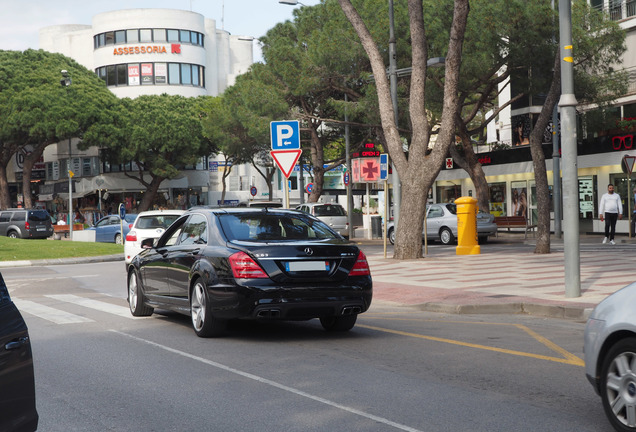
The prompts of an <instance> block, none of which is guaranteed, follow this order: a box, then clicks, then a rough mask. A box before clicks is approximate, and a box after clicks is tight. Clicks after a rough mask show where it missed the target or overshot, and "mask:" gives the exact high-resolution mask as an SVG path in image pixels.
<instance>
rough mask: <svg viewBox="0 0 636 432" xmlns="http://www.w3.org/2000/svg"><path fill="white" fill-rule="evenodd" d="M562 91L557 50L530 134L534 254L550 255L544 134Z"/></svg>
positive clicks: (548, 201) (548, 194)
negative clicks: (534, 189) (533, 185)
mask: <svg viewBox="0 0 636 432" xmlns="http://www.w3.org/2000/svg"><path fill="white" fill-rule="evenodd" d="M560 90H561V61H560V58H559V51H558V50H557V53H556V56H555V59H554V72H553V76H552V84H551V85H550V90H549V91H548V95H547V97H546V101H545V103H544V104H543V107H542V108H541V113H540V114H539V118H538V119H537V122H536V124H535V125H534V129H533V130H532V133H531V134H530V152H531V153H532V163H533V166H534V180H535V184H536V199H537V245H536V246H535V249H534V253H537V254H547V253H550V191H549V189H548V174H547V172H546V168H545V155H544V154H543V148H542V141H543V139H542V138H543V132H544V131H545V128H546V127H547V126H548V124H549V122H550V119H551V117H552V111H553V110H554V106H555V105H556V103H557V101H558V99H559V95H560Z"/></svg>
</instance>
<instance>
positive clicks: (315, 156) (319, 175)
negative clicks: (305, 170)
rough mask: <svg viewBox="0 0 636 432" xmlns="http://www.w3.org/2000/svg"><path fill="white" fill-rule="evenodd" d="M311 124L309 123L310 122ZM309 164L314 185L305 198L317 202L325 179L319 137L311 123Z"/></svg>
mask: <svg viewBox="0 0 636 432" xmlns="http://www.w3.org/2000/svg"><path fill="white" fill-rule="evenodd" d="M310 124H311V123H310ZM311 164H312V165H313V167H314V186H313V188H312V190H311V194H309V198H308V199H307V200H308V201H309V202H318V200H319V199H320V196H321V195H322V190H323V183H324V180H325V169H324V168H323V166H324V164H325V155H324V152H323V148H322V144H321V142H320V137H319V136H318V132H317V131H316V129H315V127H314V125H313V124H311Z"/></svg>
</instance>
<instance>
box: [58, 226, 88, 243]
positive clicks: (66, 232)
mask: <svg viewBox="0 0 636 432" xmlns="http://www.w3.org/2000/svg"><path fill="white" fill-rule="evenodd" d="M83 229H84V224H73V231H80V230H83ZM69 233H70V230H69V227H68V225H66V224H64V225H53V235H54V237H55V239H56V240H59V239H61V238H62V234H64V238H66V237H68V235H69Z"/></svg>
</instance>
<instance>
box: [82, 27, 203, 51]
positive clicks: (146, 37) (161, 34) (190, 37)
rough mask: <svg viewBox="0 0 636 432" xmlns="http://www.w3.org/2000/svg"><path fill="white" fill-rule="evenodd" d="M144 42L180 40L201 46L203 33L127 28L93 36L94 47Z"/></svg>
mask: <svg viewBox="0 0 636 432" xmlns="http://www.w3.org/2000/svg"><path fill="white" fill-rule="evenodd" d="M146 42H159V43H162V42H181V43H185V44H192V45H198V46H201V47H202V46H203V34H202V33H199V32H195V31H191V30H181V29H162V28H156V29H128V30H117V31H108V32H105V33H100V34H98V35H95V36H94V37H93V45H94V48H95V49H97V48H100V47H103V46H105V45H115V44H126V43H129V44H132V43H146Z"/></svg>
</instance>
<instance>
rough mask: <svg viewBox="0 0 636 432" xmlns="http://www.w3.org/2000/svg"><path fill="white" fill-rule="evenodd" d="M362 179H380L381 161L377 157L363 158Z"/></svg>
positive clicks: (361, 166)
mask: <svg viewBox="0 0 636 432" xmlns="http://www.w3.org/2000/svg"><path fill="white" fill-rule="evenodd" d="M360 180H361V181H363V182H376V181H379V180H380V161H379V160H378V159H377V158H369V159H363V160H362V161H361V162H360Z"/></svg>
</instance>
